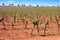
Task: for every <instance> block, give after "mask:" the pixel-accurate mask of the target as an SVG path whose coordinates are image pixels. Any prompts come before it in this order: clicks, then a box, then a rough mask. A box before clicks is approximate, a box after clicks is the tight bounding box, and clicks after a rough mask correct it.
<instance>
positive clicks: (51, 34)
mask: <svg viewBox="0 0 60 40" xmlns="http://www.w3.org/2000/svg"><path fill="white" fill-rule="evenodd" d="M11 23H12V22H5V25H6V26H5V27H6V30H3V29H2V28H3V25H2V24H1V22H0V40H60V35H58V28H57V25H56V23H50V24H49V27H47V30H46V36H43V35H44V24H41V25H39V35H38V32H37V28H35V29H34V31H33V35H31V30H32V28H33V25H32V24H31V22H29V24H28V25H27V29H25V26H24V24H23V22H21V21H17V22H16V23H14V24H15V26H14V28H15V29H14V30H12V25H11ZM59 34H60V33H59Z"/></svg>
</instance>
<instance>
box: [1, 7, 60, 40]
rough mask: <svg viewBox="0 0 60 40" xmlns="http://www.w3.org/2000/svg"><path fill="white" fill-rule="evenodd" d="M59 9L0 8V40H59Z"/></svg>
mask: <svg viewBox="0 0 60 40" xmlns="http://www.w3.org/2000/svg"><path fill="white" fill-rule="evenodd" d="M59 37H60V7H28V6H23V7H21V6H0V40H45V39H47V40H59Z"/></svg>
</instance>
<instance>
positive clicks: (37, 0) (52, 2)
mask: <svg viewBox="0 0 60 40" xmlns="http://www.w3.org/2000/svg"><path fill="white" fill-rule="evenodd" d="M2 3H4V4H5V5H9V4H14V5H15V6H17V4H20V5H22V4H25V5H26V6H28V5H32V6H36V5H39V6H58V5H60V0H0V5H2Z"/></svg>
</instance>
